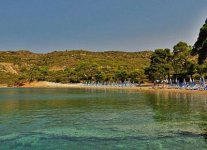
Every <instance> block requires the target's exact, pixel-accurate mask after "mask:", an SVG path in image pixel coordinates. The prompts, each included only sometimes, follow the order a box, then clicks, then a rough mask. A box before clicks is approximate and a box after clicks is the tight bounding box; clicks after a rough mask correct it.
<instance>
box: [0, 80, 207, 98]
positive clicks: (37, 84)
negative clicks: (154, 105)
mask: <svg viewBox="0 0 207 150" xmlns="http://www.w3.org/2000/svg"><path fill="white" fill-rule="evenodd" d="M1 88H78V89H111V90H129V91H130V90H132V91H137V92H149V93H163V92H173V93H183V94H202V95H207V91H203V90H187V89H169V88H153V85H152V84H145V85H142V86H140V87H110V86H104V87H100V86H86V85H83V84H82V83H75V84H72V83H70V84H62V83H55V82H47V81H39V82H36V81H35V82H30V83H29V82H27V83H25V84H24V85H23V86H19V87H15V86H14V87H8V86H6V85H0V89H1Z"/></svg>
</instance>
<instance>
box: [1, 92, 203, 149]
mask: <svg viewBox="0 0 207 150" xmlns="http://www.w3.org/2000/svg"><path fill="white" fill-rule="evenodd" d="M13 149H14V150H53V149H55V150H69V149H75V150H76V149H89V150H92V149H97V150H101V149H106V150H110V149H124V150H126V149H152V150H153V149H156V150H157V149H169V150H172V149H178V150H184V149H186V150H191V149H192V150H200V149H201V150H202V149H207V97H206V96H203V95H193V94H176V93H154V94H153V93H139V92H135V91H127V90H94V89H0V150H13Z"/></svg>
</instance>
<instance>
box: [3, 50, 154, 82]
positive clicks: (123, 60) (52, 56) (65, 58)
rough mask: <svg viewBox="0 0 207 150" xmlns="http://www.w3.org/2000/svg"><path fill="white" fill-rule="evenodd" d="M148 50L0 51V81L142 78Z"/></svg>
mask: <svg viewBox="0 0 207 150" xmlns="http://www.w3.org/2000/svg"><path fill="white" fill-rule="evenodd" d="M151 54H152V52H150V51H143V52H119V51H106V52H90V51H82V50H72V51H54V52H51V53H47V54H37V53H32V52H29V51H2V52H0V73H1V77H0V84H10V85H13V84H15V83H20V82H24V81H33V80H38V81H52V82H62V83H69V82H85V81H88V82H89V81H90V82H92V81H94V82H109V81H123V80H128V79H129V78H130V79H131V80H133V81H135V82H138V81H141V80H144V79H145V78H146V77H145V76H144V69H145V68H146V67H149V65H150V57H151Z"/></svg>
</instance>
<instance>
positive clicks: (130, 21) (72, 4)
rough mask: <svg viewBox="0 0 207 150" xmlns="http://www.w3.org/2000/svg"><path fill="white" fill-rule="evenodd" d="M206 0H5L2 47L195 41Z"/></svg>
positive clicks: (123, 46) (0, 2)
mask: <svg viewBox="0 0 207 150" xmlns="http://www.w3.org/2000/svg"><path fill="white" fill-rule="evenodd" d="M206 18H207V0H0V49H1V50H19V49H27V50H31V51H34V52H48V51H53V50H66V49H68V50H71V49H85V50H94V51H104V50H125V51H140V50H154V49H156V48H166V47H168V48H172V47H173V45H175V44H176V43H177V42H179V41H185V42H188V43H189V44H191V45H193V44H194V42H195V40H196V38H197V36H198V33H199V29H200V27H201V26H202V25H203V23H204V21H205V19H206Z"/></svg>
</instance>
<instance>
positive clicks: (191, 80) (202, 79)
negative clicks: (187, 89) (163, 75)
mask: <svg viewBox="0 0 207 150" xmlns="http://www.w3.org/2000/svg"><path fill="white" fill-rule="evenodd" d="M166 81H167V83H170V84H172V79H170V81H168V79H166ZM194 82H195V81H194V79H192V78H191V77H190V80H189V83H194ZM199 82H200V84H205V78H204V77H203V76H202V77H200V80H199ZM175 83H177V84H179V80H178V79H177V77H176V79H175ZM183 83H184V84H187V82H186V79H185V78H184V79H183Z"/></svg>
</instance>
